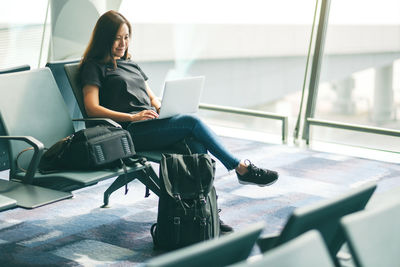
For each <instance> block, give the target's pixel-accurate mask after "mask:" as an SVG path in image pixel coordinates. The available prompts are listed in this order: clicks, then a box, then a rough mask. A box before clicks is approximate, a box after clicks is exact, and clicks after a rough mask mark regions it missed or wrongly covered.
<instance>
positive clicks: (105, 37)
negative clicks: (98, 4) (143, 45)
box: [81, 10, 132, 67]
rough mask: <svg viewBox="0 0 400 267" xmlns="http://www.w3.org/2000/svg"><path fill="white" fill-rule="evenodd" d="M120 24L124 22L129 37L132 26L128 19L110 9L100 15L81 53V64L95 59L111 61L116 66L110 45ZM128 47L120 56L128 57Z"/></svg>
mask: <svg viewBox="0 0 400 267" xmlns="http://www.w3.org/2000/svg"><path fill="white" fill-rule="evenodd" d="M122 24H126V25H127V26H128V29H129V38H130V37H131V35H132V26H131V24H130V23H129V21H128V20H127V19H126V18H125V17H124V16H123V15H122V14H121V13H119V12H117V11H114V10H110V11H107V12H106V13H104V14H103V15H101V17H100V18H99V19H98V20H97V22H96V26H95V27H94V29H93V33H92V37H91V38H90V42H89V44H88V46H87V48H86V50H85V53H84V54H83V58H82V60H81V66H82V64H83V63H85V62H86V61H88V60H95V61H97V62H100V63H105V64H107V63H112V64H113V65H114V67H116V62H115V59H114V56H113V54H112V47H113V44H114V41H115V37H116V35H117V32H118V30H119V28H120V27H121V25H122ZM129 57H130V55H129V54H128V49H127V50H126V51H125V54H124V55H123V56H122V57H121V58H122V59H127V58H129Z"/></svg>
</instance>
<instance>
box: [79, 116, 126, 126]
mask: <svg viewBox="0 0 400 267" xmlns="http://www.w3.org/2000/svg"><path fill="white" fill-rule="evenodd" d="M72 121H98V122H106V123H107V124H109V125H111V126H114V127H118V128H122V126H121V125H120V124H119V123H117V122H115V121H113V120H112V119H108V118H84V119H72Z"/></svg>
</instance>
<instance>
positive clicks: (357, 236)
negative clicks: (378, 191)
mask: <svg viewBox="0 0 400 267" xmlns="http://www.w3.org/2000/svg"><path fill="white" fill-rule="evenodd" d="M340 222H341V226H342V228H343V231H344V236H345V238H346V242H347V245H348V247H349V250H350V253H351V255H352V257H353V261H354V263H355V265H356V266H357V267H375V266H379V267H391V266H400V256H399V252H400V229H399V227H400V201H397V202H395V203H387V205H382V206H379V207H377V208H373V209H366V210H364V211H360V212H357V213H354V214H350V215H347V216H345V217H343V218H342V219H341V221H340Z"/></svg>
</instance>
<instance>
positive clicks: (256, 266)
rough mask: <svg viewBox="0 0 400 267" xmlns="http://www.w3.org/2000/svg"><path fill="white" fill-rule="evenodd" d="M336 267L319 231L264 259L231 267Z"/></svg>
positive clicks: (283, 246) (281, 247)
mask: <svg viewBox="0 0 400 267" xmlns="http://www.w3.org/2000/svg"><path fill="white" fill-rule="evenodd" d="M264 266H272V267H277V266H279V267H311V266H318V267H334V266H335V265H334V263H333V261H332V259H331V257H330V255H329V252H328V249H327V247H326V245H325V243H324V240H323V239H322V237H321V234H320V233H319V232H318V231H317V230H310V231H308V232H306V233H304V234H302V235H300V236H298V237H296V238H294V239H292V240H290V241H288V242H286V243H284V244H282V245H280V246H278V247H276V248H274V249H271V250H270V251H268V252H266V253H264V254H263V255H262V257H260V258H257V259H252V260H251V261H244V262H241V263H238V264H234V265H231V267H264Z"/></svg>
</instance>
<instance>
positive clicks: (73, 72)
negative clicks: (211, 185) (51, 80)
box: [64, 63, 187, 163]
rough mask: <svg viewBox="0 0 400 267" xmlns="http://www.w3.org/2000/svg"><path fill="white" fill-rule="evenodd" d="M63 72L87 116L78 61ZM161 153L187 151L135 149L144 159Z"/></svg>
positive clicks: (84, 114)
mask: <svg viewBox="0 0 400 267" xmlns="http://www.w3.org/2000/svg"><path fill="white" fill-rule="evenodd" d="M64 68H65V72H66V74H67V77H68V80H69V82H70V84H71V88H72V90H73V93H74V95H75V98H76V102H77V103H78V106H79V109H80V111H81V113H82V116H83V118H88V116H87V114H86V111H85V104H84V102H83V93H82V88H81V86H80V83H79V76H78V75H79V63H70V64H65V66H64ZM163 153H187V151H185V150H184V149H181V148H179V147H174V148H171V149H166V150H162V151H161V150H153V151H137V154H138V155H140V156H143V157H145V158H146V159H148V160H150V161H153V162H157V163H159V162H160V161H161V157H162V154H163Z"/></svg>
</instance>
